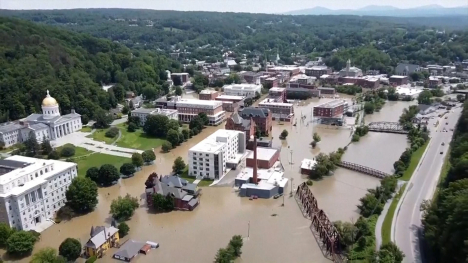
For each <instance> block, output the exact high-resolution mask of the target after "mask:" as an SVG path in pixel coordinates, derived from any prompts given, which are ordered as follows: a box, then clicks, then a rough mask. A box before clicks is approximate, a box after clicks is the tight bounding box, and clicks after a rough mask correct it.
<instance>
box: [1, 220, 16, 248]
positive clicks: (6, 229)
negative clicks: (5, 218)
mask: <svg viewBox="0 0 468 263" xmlns="http://www.w3.org/2000/svg"><path fill="white" fill-rule="evenodd" d="M13 232H14V230H13V229H12V228H10V226H9V225H7V224H5V223H0V246H1V247H4V246H6V244H7V240H8V238H9V237H10V236H11V234H13Z"/></svg>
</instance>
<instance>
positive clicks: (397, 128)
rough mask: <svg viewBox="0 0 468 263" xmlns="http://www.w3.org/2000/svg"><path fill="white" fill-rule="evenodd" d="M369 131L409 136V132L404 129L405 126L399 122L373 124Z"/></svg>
mask: <svg viewBox="0 0 468 263" xmlns="http://www.w3.org/2000/svg"><path fill="white" fill-rule="evenodd" d="M368 127H369V131H373V132H388V133H398V134H407V133H408V131H407V130H405V129H404V127H403V125H401V124H400V123H399V122H387V121H380V122H371V123H369V125H368Z"/></svg>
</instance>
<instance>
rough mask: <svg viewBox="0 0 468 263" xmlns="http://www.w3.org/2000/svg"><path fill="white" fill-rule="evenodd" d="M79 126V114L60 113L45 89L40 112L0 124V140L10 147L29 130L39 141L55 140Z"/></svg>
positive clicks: (19, 141)
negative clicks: (45, 93) (45, 92)
mask: <svg viewBox="0 0 468 263" xmlns="http://www.w3.org/2000/svg"><path fill="white" fill-rule="evenodd" d="M81 128H82V124H81V115H79V114H77V113H75V110H72V112H71V113H70V114H67V115H61V114H60V109H59V104H58V103H57V101H56V100H55V99H54V98H53V97H51V96H50V95H49V91H47V96H46V97H45V98H44V100H43V101H42V114H37V113H33V114H31V115H29V116H28V117H26V118H24V119H21V120H18V121H14V122H9V123H3V124H0V142H3V143H4V144H5V145H4V147H10V146H13V145H15V144H17V143H21V142H24V141H25V140H27V139H28V138H29V136H30V134H31V132H33V133H34V135H35V136H36V139H37V141H39V142H41V141H43V140H45V139H47V140H55V139H57V138H60V137H63V136H65V135H67V134H70V133H73V132H76V131H79V130H80V129H81Z"/></svg>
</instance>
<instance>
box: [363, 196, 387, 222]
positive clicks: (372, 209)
mask: <svg viewBox="0 0 468 263" xmlns="http://www.w3.org/2000/svg"><path fill="white" fill-rule="evenodd" d="M359 201H360V202H361V204H360V205H358V209H359V211H360V214H361V215H362V216H364V217H369V216H371V215H375V214H377V215H379V214H380V213H381V212H382V210H383V204H382V202H381V201H380V200H378V199H377V198H376V197H375V195H373V194H371V193H368V194H366V195H365V196H364V197H362V198H361V199H359ZM385 201H386V200H385Z"/></svg>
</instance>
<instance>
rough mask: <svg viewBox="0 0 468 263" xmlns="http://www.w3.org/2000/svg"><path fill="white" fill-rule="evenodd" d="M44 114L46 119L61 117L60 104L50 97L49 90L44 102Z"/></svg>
mask: <svg viewBox="0 0 468 263" xmlns="http://www.w3.org/2000/svg"><path fill="white" fill-rule="evenodd" d="M42 114H43V116H42V117H43V118H44V119H52V118H54V117H58V116H60V110H59V104H58V103H57V101H56V100H55V99H54V98H53V97H51V96H50V94H49V90H47V96H46V97H45V98H44V100H43V101H42Z"/></svg>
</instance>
